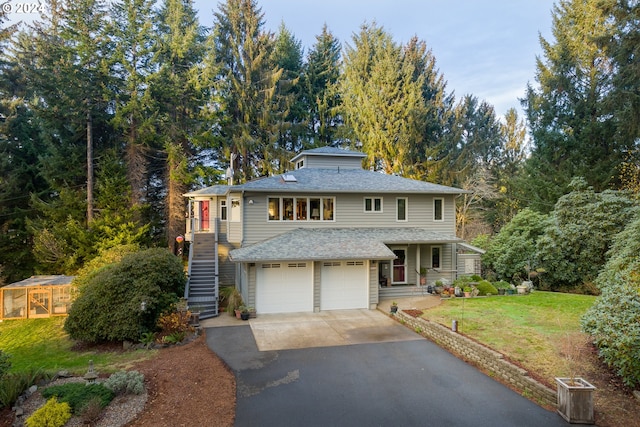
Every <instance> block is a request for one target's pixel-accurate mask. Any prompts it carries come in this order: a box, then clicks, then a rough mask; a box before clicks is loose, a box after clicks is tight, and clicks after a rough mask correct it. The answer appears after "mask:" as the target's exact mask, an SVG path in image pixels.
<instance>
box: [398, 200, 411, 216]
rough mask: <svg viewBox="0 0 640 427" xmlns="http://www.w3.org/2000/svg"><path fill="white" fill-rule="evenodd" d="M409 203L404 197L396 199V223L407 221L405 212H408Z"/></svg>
mask: <svg viewBox="0 0 640 427" xmlns="http://www.w3.org/2000/svg"><path fill="white" fill-rule="evenodd" d="M408 204H409V201H408V200H407V198H406V197H398V198H397V199H396V220H397V221H407V211H408Z"/></svg>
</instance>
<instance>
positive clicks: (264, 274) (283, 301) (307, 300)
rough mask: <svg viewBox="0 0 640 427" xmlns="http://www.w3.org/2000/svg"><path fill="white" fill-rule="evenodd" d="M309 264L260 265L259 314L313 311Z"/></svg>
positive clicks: (258, 285)
mask: <svg viewBox="0 0 640 427" xmlns="http://www.w3.org/2000/svg"><path fill="white" fill-rule="evenodd" d="M311 265H312V263H310V262H298V263H296V262H294V263H287V262H282V263H268V264H258V265H257V272H256V273H257V274H256V311H257V312H258V313H294V312H298V311H313V276H312V272H313V269H312V267H311Z"/></svg>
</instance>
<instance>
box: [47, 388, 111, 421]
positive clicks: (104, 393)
mask: <svg viewBox="0 0 640 427" xmlns="http://www.w3.org/2000/svg"><path fill="white" fill-rule="evenodd" d="M114 396H115V394H114V392H113V391H111V390H109V389H108V388H107V387H105V386H104V385H102V384H97V383H96V384H85V383H84V382H72V383H66V384H62V385H54V386H51V387H47V388H45V389H44V390H42V397H44V398H45V399H48V398H50V397H57V398H58V400H60V402H67V403H68V404H69V406H70V407H71V412H72V413H74V414H78V415H79V414H81V413H82V410H83V409H84V408H85V407H86V406H87V404H88V403H89V402H90V401H91V399H94V398H98V399H100V405H101V406H102V408H105V407H106V406H107V405H108V404H109V403H110V402H111V401H112V400H113V398H114Z"/></svg>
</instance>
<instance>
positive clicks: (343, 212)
mask: <svg viewBox="0 0 640 427" xmlns="http://www.w3.org/2000/svg"><path fill="white" fill-rule="evenodd" d="M282 196H283V195H281V194H276V193H274V194H262V193H260V194H256V193H254V194H246V195H245V198H244V202H243V206H244V218H245V226H244V230H242V231H244V236H243V239H242V244H243V246H244V245H248V244H253V243H257V242H260V241H262V240H266V239H268V238H270V237H273V236H275V235H278V234H281V233H284V232H286V231H290V230H293V229H296V228H305V227H309V228H321V227H326V228H342V227H346V228H352V227H423V228H428V229H430V230H434V231H438V232H442V233H446V234H449V235H455V203H454V196H453V195H446V196H443V197H441V198H443V199H444V220H443V221H434V220H433V199H434V196H433V195H422V194H421V195H416V194H409V195H396V194H385V195H382V196H381V197H382V198H383V201H382V202H383V211H382V213H373V212H371V213H369V212H367V213H365V212H364V198H365V197H371V194H366V195H365V194H339V195H337V196H335V211H334V218H335V220H334V221H268V220H267V199H268V197H282ZM331 196H333V195H332V194H314V195H309V194H287V195H285V197H331ZM397 197H407V199H408V221H401V222H399V221H396V198H397ZM437 197H440V196H437ZM249 200H252V201H253V203H252V204H249V203H248V201H249ZM230 223H231V221H230ZM235 231H236V232H239V231H240V230H235ZM230 234H231V233H230ZM236 238H237V236H236V235H235V234H234V235H233V236H230V241H234V242H235V241H236V240H235V239H236Z"/></svg>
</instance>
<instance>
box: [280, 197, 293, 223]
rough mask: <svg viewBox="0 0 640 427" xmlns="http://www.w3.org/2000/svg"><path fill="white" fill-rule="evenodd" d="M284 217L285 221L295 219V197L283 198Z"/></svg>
mask: <svg viewBox="0 0 640 427" xmlns="http://www.w3.org/2000/svg"><path fill="white" fill-rule="evenodd" d="M282 219H283V220H284V221H293V197H285V198H283V199H282Z"/></svg>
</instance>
